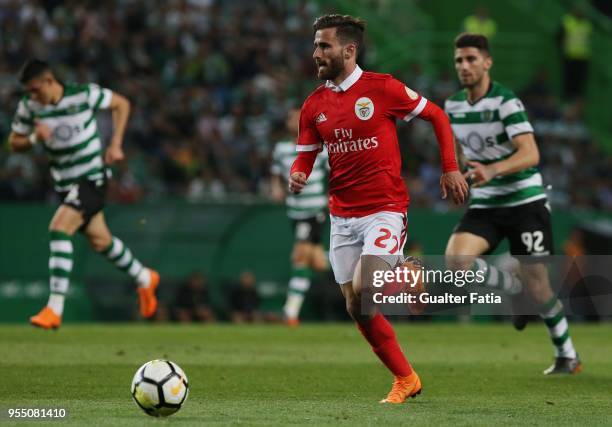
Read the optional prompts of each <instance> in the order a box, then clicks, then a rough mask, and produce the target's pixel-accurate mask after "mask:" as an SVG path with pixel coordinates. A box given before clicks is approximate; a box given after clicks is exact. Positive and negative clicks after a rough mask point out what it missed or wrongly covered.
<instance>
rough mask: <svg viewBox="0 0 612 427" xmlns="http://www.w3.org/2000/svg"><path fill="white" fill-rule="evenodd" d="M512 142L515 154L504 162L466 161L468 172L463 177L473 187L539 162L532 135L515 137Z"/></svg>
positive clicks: (526, 134)
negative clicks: (470, 181)
mask: <svg viewBox="0 0 612 427" xmlns="http://www.w3.org/2000/svg"><path fill="white" fill-rule="evenodd" d="M512 142H513V144H514V146H515V147H516V152H515V153H514V154H513V155H512V156H510V157H508V158H507V159H505V160H501V161H499V162H495V163H491V164H489V165H483V164H482V163H479V162H474V161H468V162H467V165H468V167H469V170H468V171H467V172H466V173H465V177H470V178H471V179H472V182H473V183H474V186H475V187H477V186H480V185H483V184H486V183H487V182H489V181H490V180H492V179H493V178H495V177H496V176H503V175H508V174H511V173H514V172H519V171H522V170H524V169H527V168H530V167H532V166H536V165H537V164H538V163H539V162H540V151H539V150H538V146H537V144H536V142H535V138H534V137H533V133H523V134H521V135H516V136H515V137H514V138H513V139H512Z"/></svg>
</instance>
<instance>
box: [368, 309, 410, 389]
mask: <svg viewBox="0 0 612 427" xmlns="http://www.w3.org/2000/svg"><path fill="white" fill-rule="evenodd" d="M357 327H358V328H359V330H360V331H361V334H362V335H363V336H364V337H365V339H366V340H368V342H369V343H370V345H371V346H372V350H373V351H374V353H376V355H377V356H378V358H379V359H380V360H381V362H382V363H384V364H385V366H386V367H387V369H389V370H390V371H391V372H392V373H393V375H395V376H400V377H407V376H408V375H410V374H412V366H410V363H409V362H408V360H406V356H404V353H402V349H401V348H400V346H399V344H398V343H397V338H396V337H395V332H394V331H393V327H392V326H391V324H390V323H389V322H388V321H387V319H385V316H383V315H382V314H380V313H378V314H376V316H374V318H373V319H371V320H369V321H367V322H366V323H365V324H361V323H357Z"/></svg>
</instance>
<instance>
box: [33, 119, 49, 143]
mask: <svg viewBox="0 0 612 427" xmlns="http://www.w3.org/2000/svg"><path fill="white" fill-rule="evenodd" d="M34 133H35V134H36V138H37V139H38V140H39V141H47V140H49V139H51V135H52V134H53V131H52V130H51V128H50V127H49V126H47V125H46V124H44V123H42V122H40V121H38V120H37V121H36V122H35V123H34Z"/></svg>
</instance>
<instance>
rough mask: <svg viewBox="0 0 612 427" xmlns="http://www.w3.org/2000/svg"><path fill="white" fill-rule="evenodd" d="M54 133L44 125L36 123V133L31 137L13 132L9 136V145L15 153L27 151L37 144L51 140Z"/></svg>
mask: <svg viewBox="0 0 612 427" xmlns="http://www.w3.org/2000/svg"><path fill="white" fill-rule="evenodd" d="M52 133H53V131H52V130H51V128H50V127H49V126H47V125H45V124H43V123H40V122H36V123H35V125H34V132H32V133H31V134H30V135H22V134H19V133H16V132H11V134H10V135H9V145H10V147H11V150H13V151H27V150H29V149H30V148H32V146H33V145H34V144H36V143H40V142H42V141H46V140H48V139H49V138H51V134H52Z"/></svg>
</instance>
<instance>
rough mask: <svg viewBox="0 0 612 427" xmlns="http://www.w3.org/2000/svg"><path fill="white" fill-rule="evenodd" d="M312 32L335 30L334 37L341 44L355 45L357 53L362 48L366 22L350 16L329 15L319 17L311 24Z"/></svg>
mask: <svg viewBox="0 0 612 427" xmlns="http://www.w3.org/2000/svg"><path fill="white" fill-rule="evenodd" d="M312 28H313V30H314V32H317V31H318V30H323V29H325V28H335V29H336V36H337V37H338V39H340V42H342V44H347V43H355V44H356V45H357V51H358V52H360V51H361V49H362V47H363V33H364V32H365V28H366V21H364V20H363V19H361V18H355V17H354V16H350V15H339V14H335V13H332V14H329V15H323V16H319V17H318V18H317V19H315V21H314V24H312Z"/></svg>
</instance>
